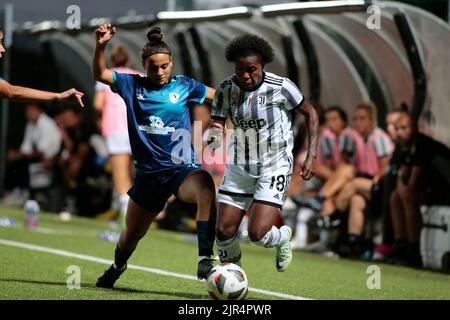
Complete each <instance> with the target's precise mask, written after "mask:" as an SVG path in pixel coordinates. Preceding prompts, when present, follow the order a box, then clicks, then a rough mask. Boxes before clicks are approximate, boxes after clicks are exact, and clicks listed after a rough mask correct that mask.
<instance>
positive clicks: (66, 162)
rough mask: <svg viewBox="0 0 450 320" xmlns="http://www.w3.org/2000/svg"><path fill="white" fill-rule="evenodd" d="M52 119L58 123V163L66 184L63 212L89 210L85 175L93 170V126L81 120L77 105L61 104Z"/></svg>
mask: <svg viewBox="0 0 450 320" xmlns="http://www.w3.org/2000/svg"><path fill="white" fill-rule="evenodd" d="M58 111H59V112H58V114H57V115H56V117H55V119H56V122H57V124H58V126H59V129H60V132H61V136H62V140H63V150H62V152H61V157H60V161H59V165H60V168H61V171H62V175H63V178H64V183H65V186H66V192H67V197H66V208H65V209H66V211H68V212H69V213H71V214H87V213H88V212H91V210H92V208H90V207H89V198H91V197H92V195H89V194H88V193H87V178H88V177H89V175H91V174H93V173H94V172H95V171H96V163H95V159H96V156H95V151H94V149H93V147H92V146H91V144H90V141H91V137H92V135H93V134H94V133H95V131H94V128H93V126H92V125H91V124H90V123H88V122H85V121H83V119H82V117H81V114H80V110H79V108H77V107H72V106H64V107H62V108H60V109H59V110H58Z"/></svg>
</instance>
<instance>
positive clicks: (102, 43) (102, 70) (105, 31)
mask: <svg viewBox="0 0 450 320" xmlns="http://www.w3.org/2000/svg"><path fill="white" fill-rule="evenodd" d="M115 33H116V27H113V26H112V25H111V24H110V23H104V24H102V25H101V26H100V27H98V28H97V30H95V40H96V44H95V49H94V56H93V57H92V66H91V71H92V76H93V77H94V79H95V80H97V81H100V82H103V83H104V84H107V85H108V86H111V85H112V84H113V72H112V70H109V69H107V68H106V61H105V47H106V44H107V43H108V41H109V40H111V39H112V38H113V37H114V35H115Z"/></svg>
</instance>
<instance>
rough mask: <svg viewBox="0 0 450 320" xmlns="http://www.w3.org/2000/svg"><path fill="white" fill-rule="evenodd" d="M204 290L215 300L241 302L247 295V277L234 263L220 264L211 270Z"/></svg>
mask: <svg viewBox="0 0 450 320" xmlns="http://www.w3.org/2000/svg"><path fill="white" fill-rule="evenodd" d="M206 288H207V290H208V292H209V295H210V296H211V297H212V298H213V299H215V300H242V299H245V297H246V296H247V293H248V280H247V275H246V274H245V272H244V270H243V269H242V268H241V267H239V266H238V265H236V264H234V263H228V262H225V263H221V264H218V265H217V266H215V267H214V268H212V269H211V271H210V273H209V274H208V278H207V280H206Z"/></svg>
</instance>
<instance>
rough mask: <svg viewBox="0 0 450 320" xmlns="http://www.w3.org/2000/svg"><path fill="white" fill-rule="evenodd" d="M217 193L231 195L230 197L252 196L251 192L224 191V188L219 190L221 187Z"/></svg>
mask: <svg viewBox="0 0 450 320" xmlns="http://www.w3.org/2000/svg"><path fill="white" fill-rule="evenodd" d="M219 193H221V194H225V195H227V196H232V197H245V198H253V194H251V193H237V192H231V191H225V190H221V189H219Z"/></svg>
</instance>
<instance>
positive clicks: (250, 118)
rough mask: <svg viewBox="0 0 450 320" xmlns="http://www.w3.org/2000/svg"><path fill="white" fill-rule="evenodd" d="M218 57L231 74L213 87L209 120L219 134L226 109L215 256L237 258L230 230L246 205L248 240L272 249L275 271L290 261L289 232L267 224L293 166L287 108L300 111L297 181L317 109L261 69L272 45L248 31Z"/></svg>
mask: <svg viewBox="0 0 450 320" xmlns="http://www.w3.org/2000/svg"><path fill="white" fill-rule="evenodd" d="M225 57H226V59H227V60H228V61H229V62H234V67H235V74H234V75H232V76H230V77H229V78H227V79H226V80H224V81H223V82H222V83H221V85H220V86H219V87H218V88H217V89H216V94H215V97H214V101H213V107H212V118H213V123H212V125H211V128H212V129H213V130H212V131H213V132H214V131H216V132H220V130H223V127H224V123H225V120H226V118H227V116H228V115H230V118H231V121H232V122H233V124H234V133H233V135H232V137H231V139H230V142H229V145H228V153H227V159H228V161H227V165H226V169H225V174H224V177H223V179H222V182H221V185H220V188H219V195H218V202H219V209H218V212H219V214H218V221H217V228H216V234H217V248H218V252H219V257H220V260H221V262H233V263H238V264H240V259H241V249H240V245H239V240H238V239H237V237H236V234H237V230H238V227H239V225H240V222H241V220H242V218H243V216H244V214H245V212H246V211H247V210H248V209H249V208H250V217H249V221H248V235H249V238H250V240H251V241H252V242H254V243H255V244H257V245H261V246H264V247H267V248H269V247H276V248H277V254H276V268H277V270H278V271H279V272H283V271H285V270H286V269H287V267H288V266H289V264H290V263H291V260H292V251H291V243H290V240H291V236H292V231H291V229H290V228H289V227H288V226H286V225H284V226H282V227H281V228H277V227H275V226H274V221H275V218H276V215H277V214H278V212H279V210H281V208H282V206H283V204H284V201H285V199H286V192H287V189H288V187H289V183H290V178H291V175H292V170H293V155H292V148H293V141H294V136H293V130H292V121H291V120H292V114H291V111H292V110H294V109H297V110H299V111H300V113H302V114H303V115H304V116H305V117H306V122H307V132H308V153H307V156H306V160H305V162H304V163H303V166H302V172H301V175H302V177H303V179H305V180H308V179H310V178H311V177H312V176H313V175H314V170H315V158H316V151H317V140H318V139H317V137H318V114H317V112H316V111H315V109H314V107H313V106H312V105H311V104H310V103H309V102H306V101H305V99H304V97H303V95H302V93H301V92H300V91H299V89H298V88H297V87H296V86H295V85H294V84H293V83H292V82H291V81H290V80H289V79H287V78H283V77H280V76H278V75H275V74H273V73H269V72H264V67H265V65H266V64H267V63H270V62H271V61H272V60H273V49H272V47H271V46H270V44H269V43H268V42H267V41H266V40H264V39H262V38H260V37H258V36H256V35H243V36H240V37H237V38H234V39H233V40H231V42H230V43H228V45H227V46H226V48H225ZM215 138H216V137H214V136H212V137H211V138H210V140H212V139H215ZM255 155H256V156H255Z"/></svg>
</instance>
